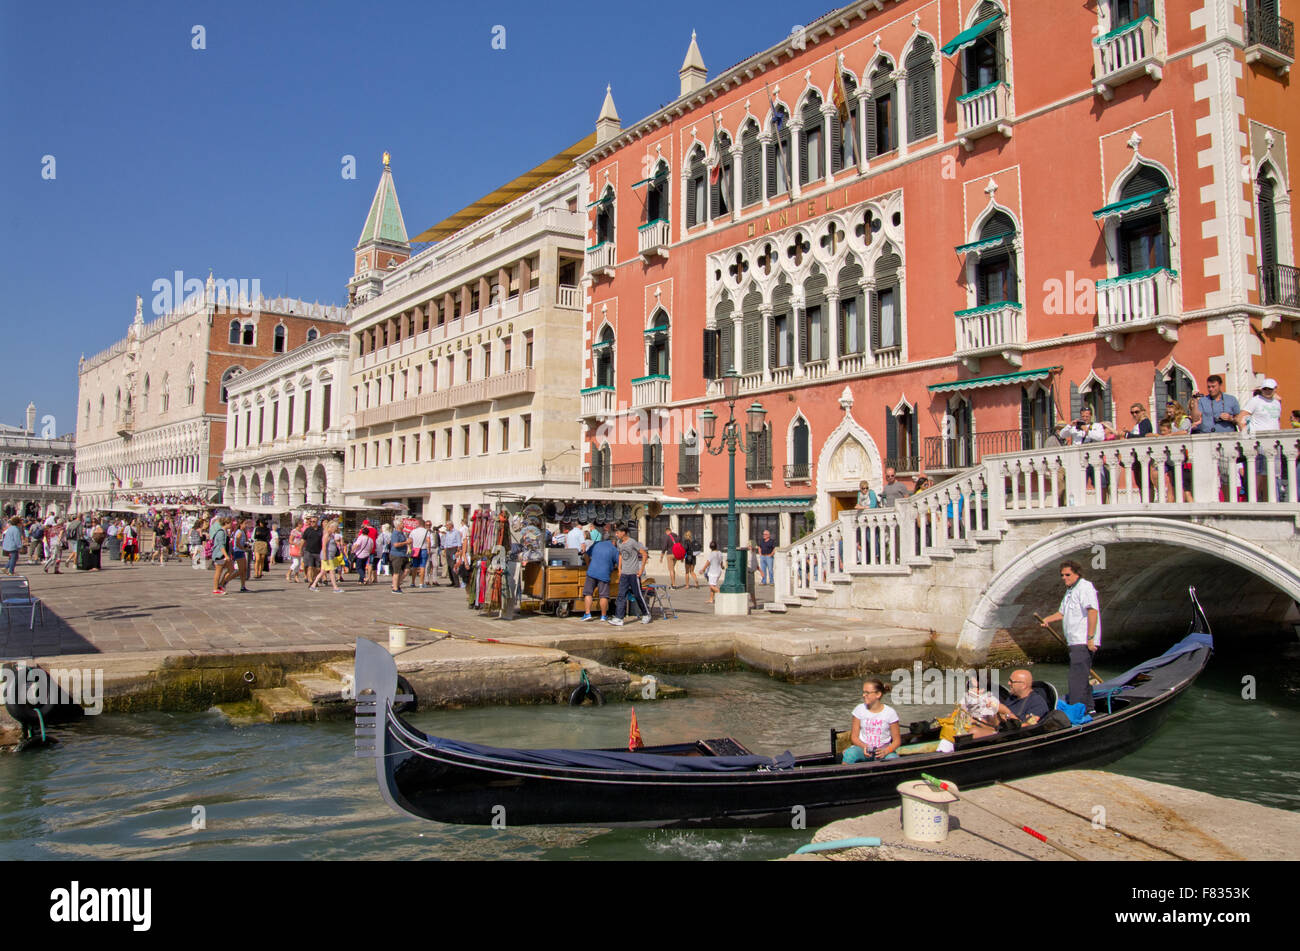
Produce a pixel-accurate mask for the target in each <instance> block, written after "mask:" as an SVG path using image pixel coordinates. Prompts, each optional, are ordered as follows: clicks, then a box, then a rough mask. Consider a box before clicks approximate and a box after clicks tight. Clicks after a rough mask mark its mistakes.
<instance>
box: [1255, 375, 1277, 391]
mask: <svg viewBox="0 0 1300 951" xmlns="http://www.w3.org/2000/svg"><path fill="white" fill-rule="evenodd" d="M1259 388H1260V389H1261V390H1276V389H1277V380H1275V379H1273V378H1272V377H1269V378H1268V379H1267V380H1265V381H1264V382H1263V383H1261V384H1260V385H1259Z"/></svg>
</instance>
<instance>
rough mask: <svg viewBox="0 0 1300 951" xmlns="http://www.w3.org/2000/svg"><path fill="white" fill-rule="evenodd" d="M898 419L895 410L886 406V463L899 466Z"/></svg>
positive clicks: (895, 466)
mask: <svg viewBox="0 0 1300 951" xmlns="http://www.w3.org/2000/svg"><path fill="white" fill-rule="evenodd" d="M897 462H898V420H897V419H896V418H895V417H894V411H893V410H892V409H890V408H889V407H888V406H886V407H885V465H887V466H893V467H894V468H895V469H897V468H898V465H897Z"/></svg>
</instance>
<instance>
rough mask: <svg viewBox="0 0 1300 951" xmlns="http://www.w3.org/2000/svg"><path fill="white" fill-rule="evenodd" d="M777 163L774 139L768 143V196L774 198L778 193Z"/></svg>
mask: <svg viewBox="0 0 1300 951" xmlns="http://www.w3.org/2000/svg"><path fill="white" fill-rule="evenodd" d="M776 163H777V149H776V140H775V139H773V140H772V141H771V142H769V143H768V145H767V197H768V198H772V197H774V196H775V195H776Z"/></svg>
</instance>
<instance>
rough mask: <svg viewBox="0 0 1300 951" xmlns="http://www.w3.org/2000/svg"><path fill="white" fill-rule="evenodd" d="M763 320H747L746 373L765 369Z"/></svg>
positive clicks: (748, 318) (759, 318)
mask: <svg viewBox="0 0 1300 951" xmlns="http://www.w3.org/2000/svg"><path fill="white" fill-rule="evenodd" d="M762 347H763V318H762V317H757V318H754V317H747V318H745V367H744V370H743V372H745V373H757V372H759V371H760V370H762V369H763V350H762Z"/></svg>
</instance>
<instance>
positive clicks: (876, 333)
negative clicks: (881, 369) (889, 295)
mask: <svg viewBox="0 0 1300 951" xmlns="http://www.w3.org/2000/svg"><path fill="white" fill-rule="evenodd" d="M871 349H872V352H875V351H877V350H879V349H880V292H879V291H878V290H873V291H872V292H871Z"/></svg>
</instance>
